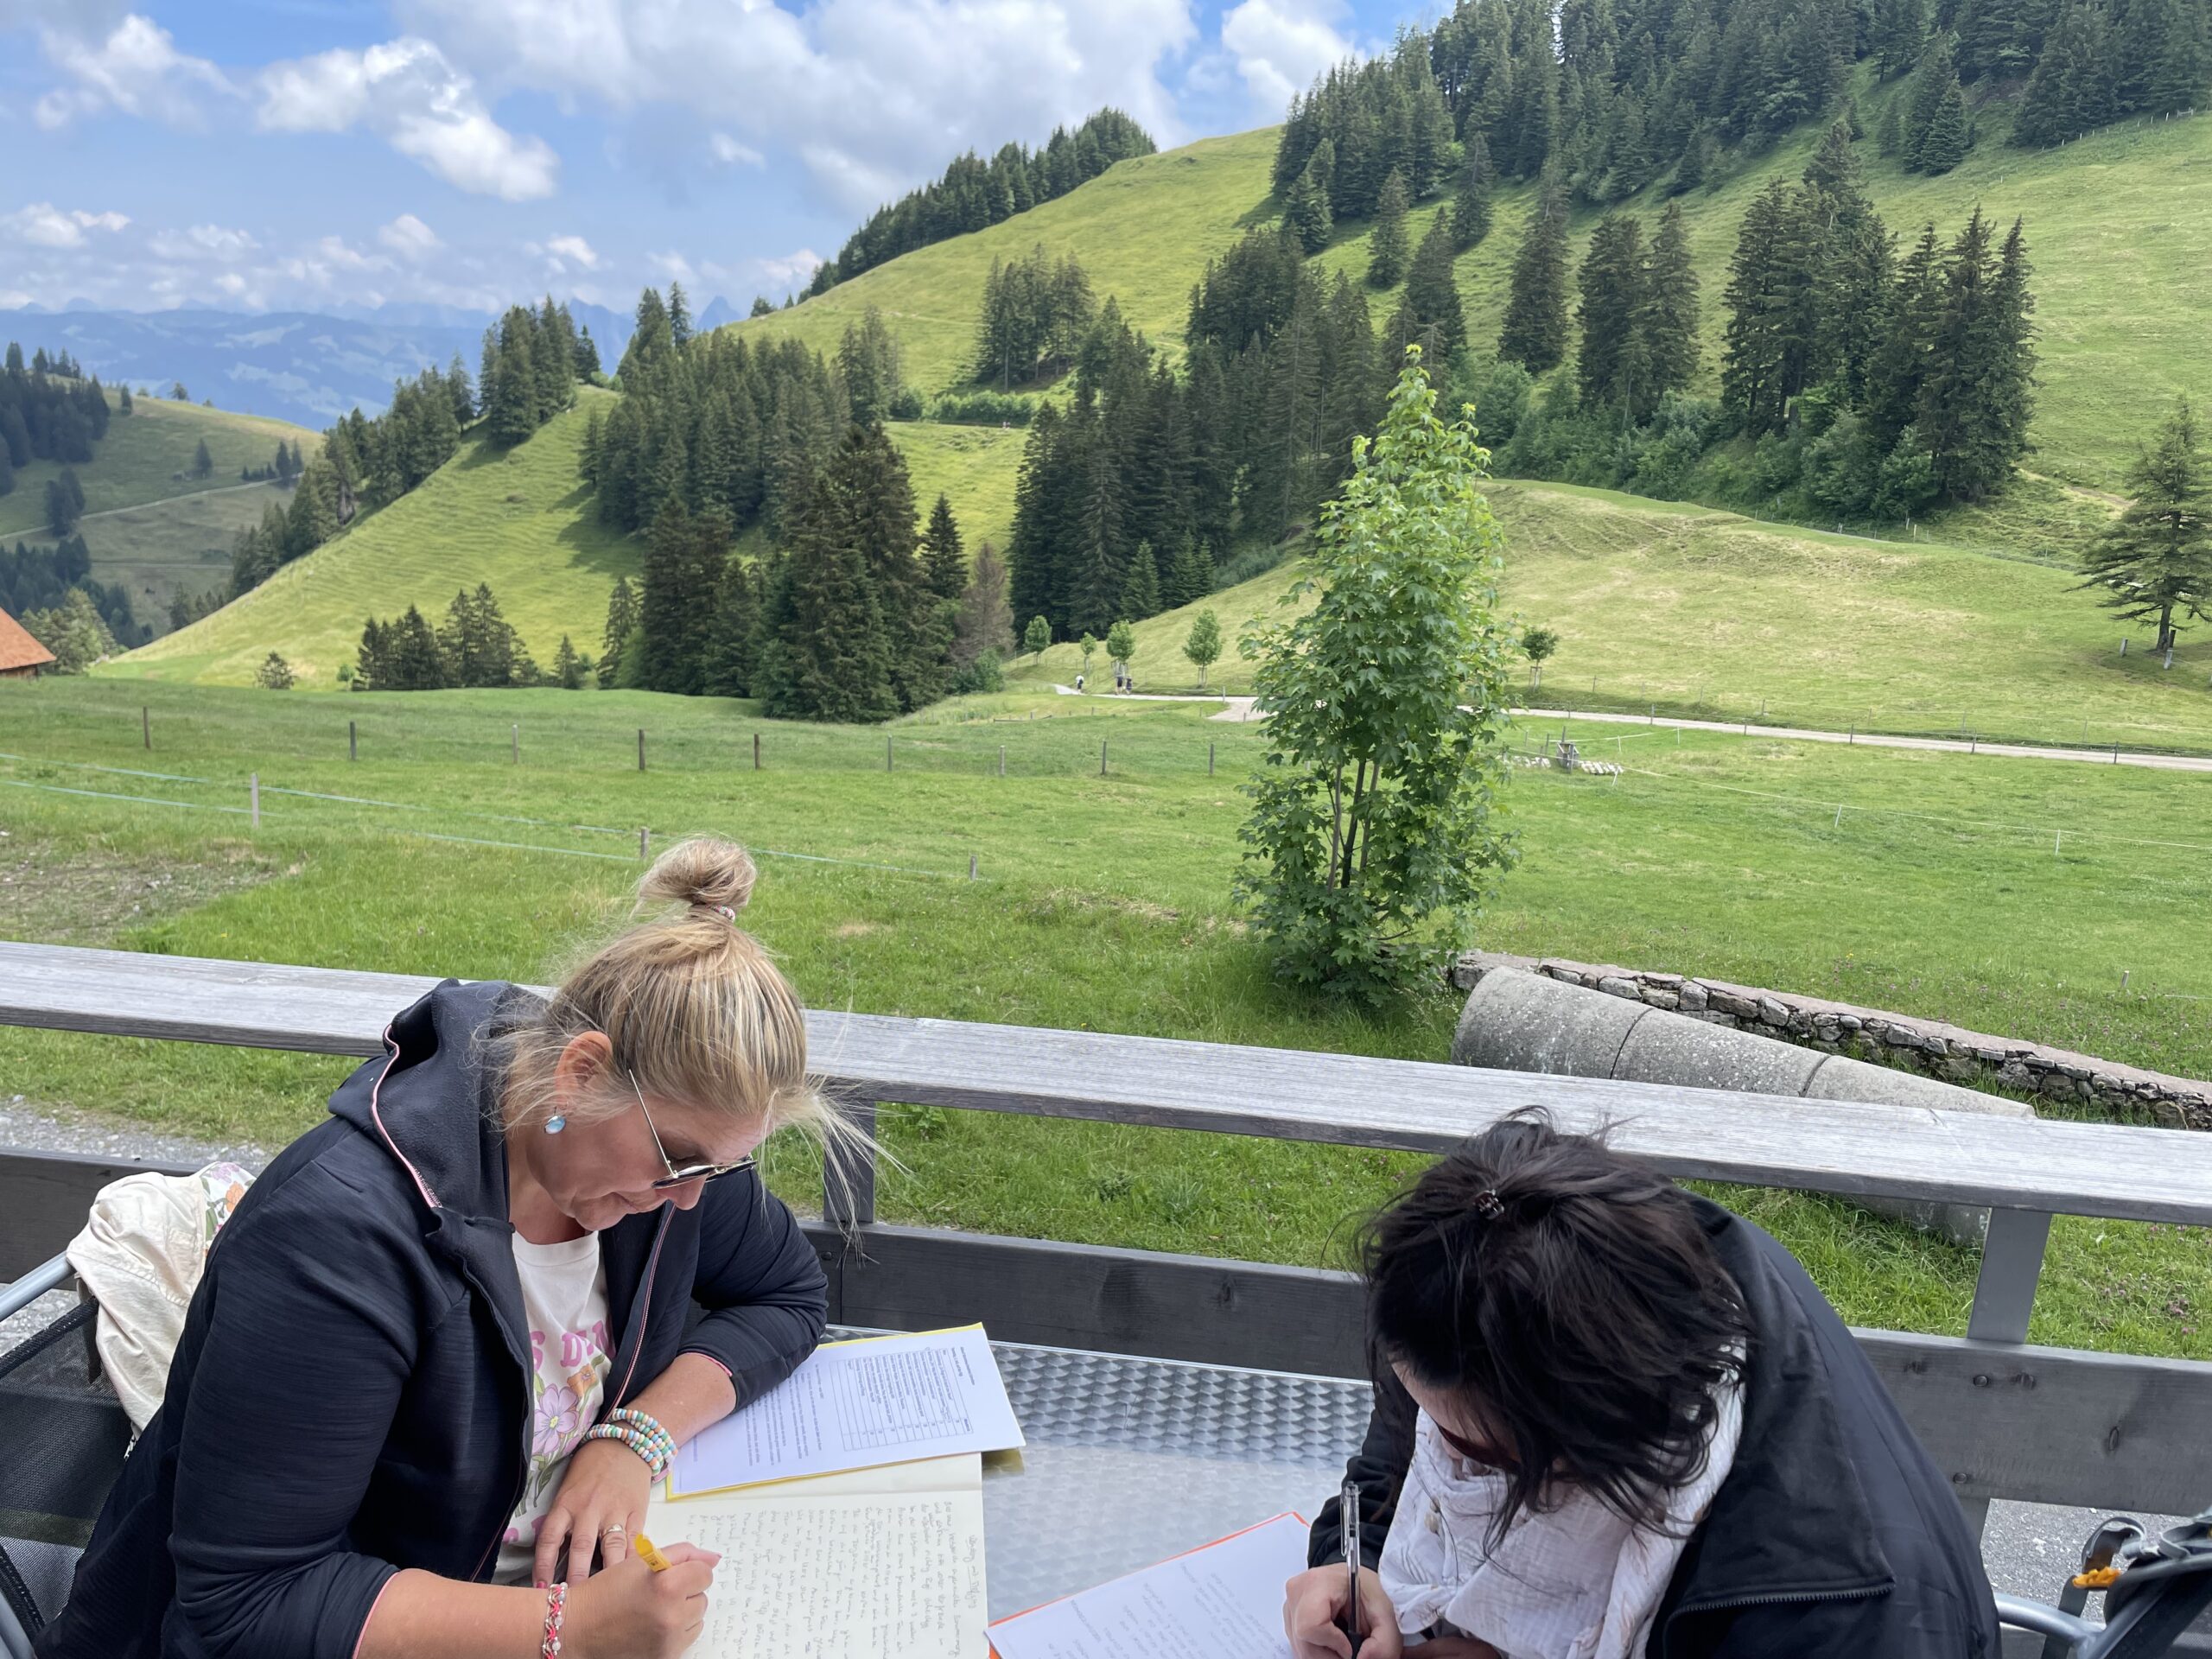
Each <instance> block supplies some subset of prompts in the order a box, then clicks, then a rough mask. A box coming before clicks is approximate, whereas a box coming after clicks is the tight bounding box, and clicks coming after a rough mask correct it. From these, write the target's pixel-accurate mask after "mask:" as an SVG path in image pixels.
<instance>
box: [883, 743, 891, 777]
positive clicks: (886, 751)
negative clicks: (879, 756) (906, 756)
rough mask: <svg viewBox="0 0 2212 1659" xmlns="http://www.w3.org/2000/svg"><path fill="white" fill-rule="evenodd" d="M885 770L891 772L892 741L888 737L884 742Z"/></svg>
mask: <svg viewBox="0 0 2212 1659" xmlns="http://www.w3.org/2000/svg"><path fill="white" fill-rule="evenodd" d="M883 769H884V770H885V771H886V772H888V771H890V770H891V740H890V739H889V738H885V739H884V740H883Z"/></svg>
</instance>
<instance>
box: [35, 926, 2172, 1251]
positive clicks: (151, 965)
mask: <svg viewBox="0 0 2212 1659" xmlns="http://www.w3.org/2000/svg"><path fill="white" fill-rule="evenodd" d="M434 983H435V981H433V980H429V979H425V978H421V977H416V976H408V975H399V974H373V973H361V972H356V971H352V970H344V969H323V968H300V967H288V966H283V965H281V964H275V963H252V962H221V961H214V960H210V959H205V958H195V957H163V956H147V955H138V954H134V953H131V952H128V951H110V950H79V949H74V948H71V947H67V946H60V945H41V944H10V943H0V1023H4V1024H11V1025H18V1026H33V1027H47V1028H52V1029H58V1030H67V1031H83V1032H99V1033H108V1034H111V1035H118V1036H130V1037H152V1038H167V1039H179V1040H184V1041H190V1042H204V1043H227V1044H237V1045H240V1046H247V1047H254V1048H276V1049H292V1050H300V1051H305V1052H311V1053H320V1054H356V1055H367V1054H372V1053H376V1052H380V1047H379V1042H378V1037H379V1033H381V1032H382V1030H383V1029H384V1027H385V1022H386V1021H387V1020H389V1019H390V1018H391V1015H392V1014H394V1013H395V1012H396V1011H397V1010H398V1009H399V1008H401V1007H405V1006H406V1005H407V1004H408V1003H409V1002H411V1001H414V1000H415V999H416V997H418V996H420V995H422V994H423V992H424V991H425V990H427V989H429V987H430V986H431V985H433V984H434ZM808 1029H809V1043H810V1051H811V1054H812V1058H813V1061H814V1065H815V1068H816V1070H817V1071H818V1072H819V1073H820V1074H821V1075H822V1076H823V1078H824V1080H825V1081H826V1082H828V1083H829V1084H831V1085H832V1086H833V1087H835V1088H836V1089H837V1090H839V1091H840V1092H841V1093H845V1094H849V1095H851V1096H858V1097H861V1098H866V1099H873V1100H882V1101H899V1102H905V1103H912V1104H916V1105H938V1106H947V1107H957V1108H961V1109H971V1110H982V1111H1003V1112H1016V1113H1023V1114H1027V1115H1031V1116H1045V1117H1066V1118H1083V1119H1090V1120H1096V1121H1100V1122H1116V1123H1135V1124H1143V1125H1147V1126H1150V1127H1154V1128H1178V1129H1199V1130H1207V1131H1211V1132H1215V1133H1220V1134H1230V1135H1265V1136H1270V1137H1274V1138H1276V1139H1283V1140H1295V1141H1326V1142H1335V1143H1339V1144H1344V1145H1349V1146H1363V1147H1394V1148H1402V1149H1406V1150H1410V1151H1419V1152H1440V1151H1442V1150H1444V1149H1445V1148H1446V1147H1450V1146H1451V1145H1452V1144H1453V1143H1454V1142H1456V1141H1459V1139H1460V1138H1461V1137H1463V1136H1465V1135H1468V1134H1471V1133H1472V1132H1474V1131H1476V1130H1478V1129H1480V1128H1483V1127H1484V1126H1485V1125H1487V1124H1489V1123H1491V1122H1495V1121H1497V1119H1498V1118H1500V1117H1502V1116H1505V1115H1506V1114H1508V1113H1510V1112H1513V1111H1516V1110H1518V1109H1522V1108H1524V1107H1528V1106H1532V1105H1535V1106H1541V1107H1543V1108H1545V1109H1548V1111H1550V1112H1551V1113H1552V1115H1553V1116H1554V1119H1555V1121H1557V1122H1559V1123H1560V1125H1561V1127H1563V1128H1573V1129H1594V1128H1600V1127H1605V1126H1610V1128H1611V1135H1612V1140H1613V1143H1614V1145H1616V1146H1617V1147H1619V1148H1620V1149H1622V1150H1623V1151H1624V1152H1627V1153H1629V1154H1632V1155H1634V1156H1637V1157H1639V1158H1642V1159H1644V1160H1647V1161H1649V1163H1651V1164H1653V1165H1654V1166H1656V1167H1658V1168H1661V1169H1663V1170H1665V1171H1667V1172H1668V1173H1670V1174H1674V1175H1678V1176H1683V1177H1689V1178H1705V1179H1719V1180H1731V1181H1744V1182H1749V1183H1752V1184H1754V1185H1766V1186H1783V1187H1796V1188H1804V1189H1808V1190H1811V1191H1815V1192H1835V1193H1840V1194H1844V1195H1846V1196H1851V1197H1890V1198H1916V1199H1927V1200H1934V1201H1937V1202H1942V1203H1948V1204H1966V1205H1993V1206H1997V1207H1999V1208H2005V1209H2013V1210H2027V1211H2052V1212H2056V1213H2059V1214H2068V1215H2085V1216H2107V1217H2119V1218H2123V1219H2136V1220H2144V1221H2162V1222H2173V1223H2185V1224H2212V1135H2195V1134H2190V1133H2188V1132H2185V1131H2180V1130H2166V1129H2147V1128H2123V1127H2120V1126H2116V1125H2105V1124H2088V1123H2074V1122H2042V1121H2033V1120H2023V1119H2014V1118H2002V1117H1985V1116H1974V1115H1970V1114H1957V1113H1949V1112H1936V1111H1927V1110H1923V1109H1916V1108H1907V1107H1897V1106H1880V1105H1862V1104H1857V1103H1849V1102H1835V1101H1815V1100H1801V1099H1797V1098H1795V1097H1783V1096H1764V1095H1753V1094H1738V1093H1734V1092H1732V1091H1728V1090H1706V1089H1685V1088H1675V1087H1670V1086H1662V1085H1659V1084H1645V1083H1630V1082H1620V1081H1615V1080H1611V1079H1604V1078H1589V1077H1555V1076H1551V1077H1539V1076H1533V1075H1530V1074H1528V1073H1523V1072H1517V1071H1485V1070H1483V1069H1480V1068H1477V1067H1471V1066H1457V1065H1442V1064H1438V1063H1432V1062H1426V1061H1416V1060H1386V1059H1371V1058H1364V1057H1362V1056H1357V1055H1346V1054H1329V1053H1311V1052H1299V1051H1291V1050H1285V1049H1270V1048H1243V1047H1232V1046H1227V1045H1222V1044H1214V1043H1196V1042H1180V1041H1171V1040H1166V1039H1160V1038H1151V1037H1123V1036H1115V1035H1109V1034H1106V1033H1092V1032H1071V1031H1053V1030H1044V1029H1037V1028H1032V1027H1020V1026H991V1025H979V1024H967V1023H963V1022H959V1021H955V1020H907V1019H895V1018H891V1017H888V1016H885V1015H880V1014H837V1013H829V1012H816V1013H813V1014H810V1015H809V1016H808Z"/></svg>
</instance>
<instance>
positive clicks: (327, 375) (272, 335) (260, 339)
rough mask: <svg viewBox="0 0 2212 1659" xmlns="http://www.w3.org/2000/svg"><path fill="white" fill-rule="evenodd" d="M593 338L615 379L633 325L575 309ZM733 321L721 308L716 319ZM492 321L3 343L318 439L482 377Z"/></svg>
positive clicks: (185, 326) (347, 321)
mask: <svg viewBox="0 0 2212 1659" xmlns="http://www.w3.org/2000/svg"><path fill="white" fill-rule="evenodd" d="M569 315H572V316H574V317H575V320H576V326H577V327H580V328H588V329H590V330H591V336H592V338H593V340H596V341H597V342H598V344H599V355H600V360H601V362H602V363H603V364H605V365H606V366H607V370H608V371H609V372H613V368H614V365H615V364H616V363H617V362H618V361H620V359H621V356H622V348H623V347H624V346H626V345H627V344H628V343H629V340H630V331H631V327H632V321H631V318H630V317H629V316H628V315H626V313H623V312H620V311H610V310H608V309H607V308H606V307H605V306H601V305H588V304H586V303H585V302H582V301H581V300H570V301H569ZM734 315H735V313H734V312H732V311H731V310H730V308H729V307H728V305H727V304H725V303H724V302H722V301H721V300H719V299H717V300H715V301H714V302H712V303H710V304H709V306H708V308H707V309H706V311H705V313H703V314H702V325H703V323H704V321H705V319H707V318H713V319H714V320H715V321H728V320H729V319H730V318H732V317H734ZM492 321H493V318H491V317H489V316H486V315H480V314H479V313H475V312H471V311H467V310H462V309H461V308H457V307H453V306H439V305H387V306H383V307H380V308H378V309H375V310H370V309H367V308H361V307H349V306H339V307H335V308H333V309H331V310H329V311H327V312H313V311H258V312H245V311H207V310H177V311H100V310H95V309H92V308H89V307H86V306H85V305H84V304H82V303H81V302H72V303H70V304H69V305H67V306H65V307H64V308H62V309H60V310H59V311H49V310H45V309H42V308H38V307H35V306H34V307H28V308H24V309H22V310H20V311H0V340H19V341H21V342H22V347H23V354H24V355H25V356H26V357H28V356H29V354H30V353H32V351H33V350H35V348H37V347H38V346H45V347H46V348H47V349H48V351H53V350H55V349H56V348H60V349H64V350H67V352H68V353H69V354H70V356H72V357H73V358H75V359H77V360H78V361H79V362H80V363H82V364H83V365H85V367H86V370H87V371H88V372H91V373H93V374H97V375H98V376H99V377H100V378H101V379H103V380H105V381H107V382H109V383H111V384H114V383H117V382H126V381H127V382H128V383H129V384H130V385H131V386H133V387H134V388H135V387H140V386H147V387H151V388H153V389H154V390H155V391H157V392H161V393H164V394H166V393H167V391H168V389H169V387H170V385H172V384H173V383H175V382H176V381H180V380H181V381H182V382H183V383H184V389H185V391H187V392H188V394H190V396H191V397H192V399H193V401H194V402H195V403H196V402H198V401H199V400H200V399H201V398H203V397H206V398H211V399H213V402H214V404H215V406H216V407H217V408H219V409H227V410H237V411H238V412H240V413H242V414H248V415H269V416H276V417H277V418H278V419H280V420H286V421H291V422H294V423H297V424H298V425H301V426H305V427H311V428H313V429H316V430H318V431H320V430H321V429H323V428H324V427H327V426H328V425H329V424H330V423H332V422H333V421H334V420H336V419H338V418H339V416H341V415H344V414H346V412H347V411H349V410H352V409H353V408H354V407H356V406H357V405H358V406H359V408H360V409H361V410H362V411H363V412H364V413H366V414H370V415H375V414H377V413H378V412H380V411H381V410H383V409H384V408H385V405H386V404H389V403H390V402H391V383H392V382H393V381H394V380H398V379H406V378H412V377H413V376H415V375H416V374H418V373H420V372H422V371H423V369H425V368H432V367H435V368H440V369H442V368H443V367H445V365H447V364H448V363H450V362H451V361H452V360H453V356H454V353H456V352H458V353H461V361H462V362H463V363H465V364H466V365H467V366H468V372H469V374H470V376H471V377H472V378H474V375H475V373H476V364H477V359H478V356H479V354H480V351H481V348H482V345H483V339H484V330H485V328H486V326H487V325H489V324H490V323H491V322H492Z"/></svg>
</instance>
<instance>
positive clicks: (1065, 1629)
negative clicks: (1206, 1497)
mask: <svg viewBox="0 0 2212 1659" xmlns="http://www.w3.org/2000/svg"><path fill="white" fill-rule="evenodd" d="M1305 1570H1306V1522H1303V1521H1301V1520H1300V1519H1299V1517H1298V1516H1294V1515H1279V1516H1276V1517H1275V1518H1274V1520H1272V1521H1269V1522H1265V1523H1264V1524H1262V1525H1260V1526H1256V1527H1254V1528H1253V1529H1250V1530H1249V1532H1240V1533H1238V1534H1236V1535H1235V1536H1233V1537H1230V1538H1224V1539H1223V1540H1222V1541H1220V1542H1219V1543H1217V1544H1208V1545H1207V1546H1206V1547H1205V1548H1203V1549H1198V1550H1193V1551H1192V1553H1191V1554H1188V1555H1179V1556H1177V1557H1176V1558H1175V1559H1174V1560H1169V1561H1162V1562H1161V1563H1160V1565H1159V1566H1158V1567H1147V1568H1145V1569H1144V1571H1142V1572H1141V1573H1130V1574H1129V1575H1128V1577H1127V1578H1125V1579H1116V1580H1113V1581H1112V1582H1111V1583H1110V1584H1102V1585H1100V1586H1098V1587H1097V1588H1096V1590H1086V1591H1084V1592H1082V1593H1081V1594H1080V1595H1074V1596H1070V1597H1068V1598H1067V1599H1065V1600H1064V1601H1054V1602H1048V1603H1046V1605H1044V1606H1042V1607H1039V1608H1037V1609H1035V1610H1034V1611H1031V1612H1027V1613H1017V1614H1016V1615H1014V1618H1007V1619H1001V1620H1000V1621H999V1623H997V1624H994V1625H992V1626H991V1643H992V1647H993V1649H994V1650H995V1652H996V1653H997V1654H998V1655H999V1659H1290V1642H1289V1639H1288V1638H1287V1637H1285V1636H1284V1635H1283V1630H1282V1590H1283V1586H1284V1585H1285V1584H1286V1583H1287V1582H1288V1581H1289V1580H1291V1579H1292V1578H1294V1577H1295V1576H1296V1575H1297V1574H1299V1573H1302V1572H1304V1571H1305Z"/></svg>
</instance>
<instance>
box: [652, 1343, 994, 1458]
mask: <svg viewBox="0 0 2212 1659" xmlns="http://www.w3.org/2000/svg"><path fill="white" fill-rule="evenodd" d="M1021 1443H1022V1440H1021V1427H1020V1425H1019V1424H1018V1423H1016V1422H1015V1421H1014V1408H1013V1406H1012V1405H1011V1404H1009V1403H1008V1402H1007V1397H1006V1384H1005V1383H1004V1382H1003V1381H1002V1380H1001V1377H1000V1376H999V1368H998V1362H997V1361H996V1360H995V1359H994V1358H993V1357H991V1344H990V1342H989V1340H988V1338H986V1337H985V1336H984V1334H983V1328H982V1326H981V1325H971V1326H969V1327H968V1328H966V1329H964V1330H959V1331H933V1332H925V1333H923V1334H921V1335H918V1336H901V1337H873V1338H865V1339H863V1340H861V1341H858V1342H837V1343H829V1344H824V1345H823V1346H822V1347H820V1348H817V1349H816V1350H815V1351H814V1352H813V1353H812V1354H811V1355H810V1356H809V1357H807V1359H806V1361H805V1363H803V1364H801V1365H800V1366H799V1368H798V1370H795V1371H793V1372H792V1373H791V1376H788V1377H786V1378H785V1380H784V1381H783V1383H781V1384H779V1386H778V1387H776V1388H774V1389H771V1390H769V1392H767V1393H766V1394H765V1395H761V1396H760V1399H758V1400H756V1401H754V1402H753V1403H752V1404H751V1405H749V1406H747V1407H746V1408H745V1409H744V1410H742V1411H739V1412H733V1413H732V1414H730V1415H729V1416H728V1417H725V1418H723V1419H722V1421H720V1422H719V1423H716V1424H715V1426H714V1427H711V1428H709V1429H707V1430H706V1431H705V1432H704V1433H701V1434H700V1435H698V1436H697V1437H696V1439H694V1440H691V1441H690V1442H689V1443H688V1444H687V1445H685V1446H683V1449H682V1450H681V1451H680V1452H677V1459H676V1466H675V1468H674V1469H673V1471H671V1474H670V1477H669V1489H670V1491H671V1493H672V1494H674V1495H676V1496H678V1497H696V1496H697V1495H698V1494H700V1493H702V1492H714V1491H728V1490H730V1489H732V1488H734V1487H740V1486H751V1485H756V1484H760V1483H761V1482H763V1481H771V1480H790V1479H793V1478H798V1477H802V1476H808V1475H822V1474H831V1473H835V1472H836V1471H840V1470H846V1469H859V1468H865V1467H868V1465H876V1464H887V1463H906V1462H911V1461H913V1460H914V1459H920V1458H940V1457H948V1456H951V1455H954V1454H957V1453H960V1452H1003V1451H1007V1450H1010V1449H1012V1448H1014V1447H1015V1446H1020V1445H1021Z"/></svg>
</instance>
